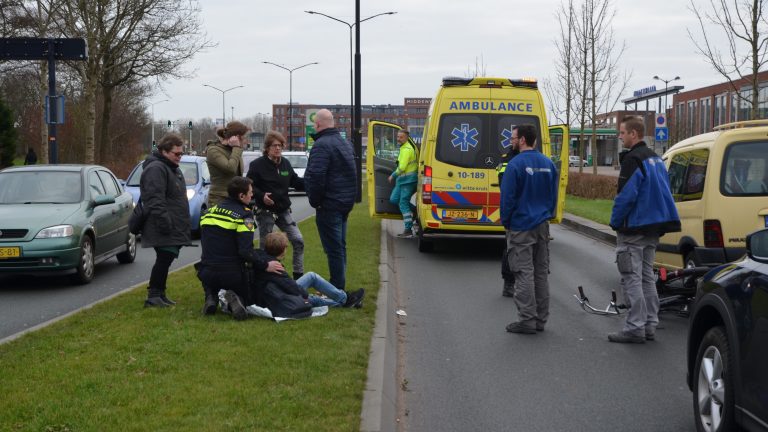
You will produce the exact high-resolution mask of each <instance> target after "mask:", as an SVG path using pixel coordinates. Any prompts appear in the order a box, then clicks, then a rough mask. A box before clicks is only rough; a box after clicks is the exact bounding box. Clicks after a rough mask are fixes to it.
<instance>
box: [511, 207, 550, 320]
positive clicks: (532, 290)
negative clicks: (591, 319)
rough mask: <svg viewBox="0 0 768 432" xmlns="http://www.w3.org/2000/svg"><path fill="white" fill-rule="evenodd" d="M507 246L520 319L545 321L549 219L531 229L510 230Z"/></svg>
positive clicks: (547, 303)
mask: <svg viewBox="0 0 768 432" xmlns="http://www.w3.org/2000/svg"><path fill="white" fill-rule="evenodd" d="M507 249H508V250H509V255H508V257H507V259H508V260H509V269H510V270H511V271H512V273H514V274H515V304H516V305H517V313H518V316H519V319H520V322H522V323H524V324H526V325H528V326H530V327H533V326H535V325H536V323H537V322H538V323H540V325H543V324H544V323H546V322H547V319H548V318H549V281H548V280H547V275H548V273H549V223H548V222H543V223H541V224H539V225H538V226H537V227H535V228H533V229H532V230H529V231H507Z"/></svg>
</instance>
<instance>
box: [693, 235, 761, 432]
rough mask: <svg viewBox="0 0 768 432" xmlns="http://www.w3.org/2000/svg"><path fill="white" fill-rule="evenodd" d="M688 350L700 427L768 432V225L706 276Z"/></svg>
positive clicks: (699, 291) (718, 431) (716, 430)
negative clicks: (740, 254) (738, 256)
mask: <svg viewBox="0 0 768 432" xmlns="http://www.w3.org/2000/svg"><path fill="white" fill-rule="evenodd" d="M687 352H688V387H689V388H690V389H691V390H692V391H693V410H694V417H695V422H696V429H697V430H699V431H712V432H721V431H733V430H738V429H737V426H736V425H738V426H739V427H741V428H744V429H746V430H749V431H768V229H764V230H760V231H757V232H754V233H752V234H750V235H749V236H747V255H746V256H745V257H744V258H743V259H742V260H741V261H737V262H733V263H730V264H726V265H721V266H718V267H715V268H713V269H712V270H711V271H709V272H708V273H707V274H706V275H705V276H704V277H703V278H702V280H701V282H700V283H699V285H698V288H697V292H696V298H695V300H694V302H693V304H692V307H691V319H690V327H689V331H688V351H687Z"/></svg>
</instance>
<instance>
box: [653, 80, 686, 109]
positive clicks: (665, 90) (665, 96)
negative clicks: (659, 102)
mask: <svg viewBox="0 0 768 432" xmlns="http://www.w3.org/2000/svg"><path fill="white" fill-rule="evenodd" d="M653 79H655V80H659V81H664V113H666V112H667V85H668V84H669V83H671V82H672V81H677V80H679V79H680V77H679V76H676V77H674V78H672V79H669V80H665V79H664V78H659V76H658V75H655V76H654V77H653Z"/></svg>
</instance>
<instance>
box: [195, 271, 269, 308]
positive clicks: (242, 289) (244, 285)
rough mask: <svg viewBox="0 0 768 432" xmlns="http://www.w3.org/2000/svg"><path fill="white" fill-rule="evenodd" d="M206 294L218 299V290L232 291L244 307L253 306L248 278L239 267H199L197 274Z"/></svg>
mask: <svg viewBox="0 0 768 432" xmlns="http://www.w3.org/2000/svg"><path fill="white" fill-rule="evenodd" d="M197 277H198V278H199V279H200V282H202V283H203V286H204V287H205V290H206V292H210V293H211V294H213V295H216V296H217V297H218V293H219V290H232V291H234V292H235V293H236V294H237V295H238V296H239V297H240V300H242V302H243V304H244V305H246V306H247V305H251V304H254V303H255V301H254V298H253V295H252V293H251V290H250V287H249V286H248V278H247V275H246V274H245V273H244V271H243V269H242V267H240V266H220V267H216V266H206V265H203V266H201V267H200V271H199V272H198V273H197Z"/></svg>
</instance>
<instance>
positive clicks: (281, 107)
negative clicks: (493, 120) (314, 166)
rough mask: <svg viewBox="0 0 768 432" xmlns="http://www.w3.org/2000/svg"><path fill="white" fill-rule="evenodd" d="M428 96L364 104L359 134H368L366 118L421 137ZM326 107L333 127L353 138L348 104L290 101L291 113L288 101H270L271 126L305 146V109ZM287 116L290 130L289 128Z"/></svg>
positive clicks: (300, 147)
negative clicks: (393, 102)
mask: <svg viewBox="0 0 768 432" xmlns="http://www.w3.org/2000/svg"><path fill="white" fill-rule="evenodd" d="M431 102H432V99H431V98H405V100H404V103H403V105H390V104H383V105H363V106H362V107H361V112H362V122H361V124H362V134H363V137H365V136H367V133H368V132H367V130H368V121H370V120H382V121H386V122H389V123H394V124H396V125H399V126H402V127H404V128H406V129H408V131H409V132H410V133H411V137H413V139H415V140H417V141H420V140H421V136H422V134H423V133H424V122H425V120H426V118H427V111H428V110H429V104H430V103H431ZM321 108H327V109H329V110H331V112H332V113H333V117H334V119H335V120H336V128H337V129H339V131H340V132H341V133H342V135H343V136H344V137H346V138H348V139H352V118H351V110H350V106H349V105H341V104H335V105H320V104H301V103H294V104H293V110H292V111H293V114H292V115H290V116H289V115H288V104H275V105H272V128H273V129H275V130H278V131H280V132H282V133H283V134H284V135H285V137H286V138H287V139H289V138H288V137H289V135H290V136H291V137H292V141H293V146H292V148H293V149H294V150H300V149H304V148H305V141H304V139H305V131H306V129H305V124H306V114H305V113H306V110H309V109H321ZM289 120H290V125H291V126H290V129H291V130H290V131H289V126H288V125H289Z"/></svg>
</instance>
